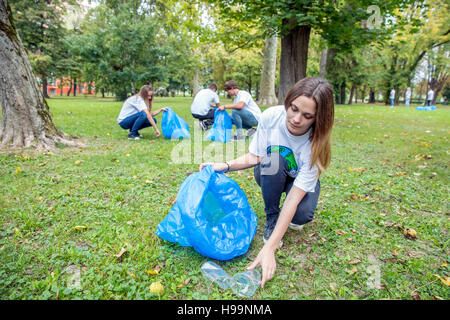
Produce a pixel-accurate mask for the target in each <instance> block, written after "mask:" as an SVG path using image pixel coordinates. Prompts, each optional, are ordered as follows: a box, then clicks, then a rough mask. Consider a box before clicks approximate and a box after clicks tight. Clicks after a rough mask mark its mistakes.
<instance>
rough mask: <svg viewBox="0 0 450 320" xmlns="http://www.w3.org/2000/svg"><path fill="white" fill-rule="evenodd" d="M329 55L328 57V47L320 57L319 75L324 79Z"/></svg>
mask: <svg viewBox="0 0 450 320" xmlns="http://www.w3.org/2000/svg"><path fill="white" fill-rule="evenodd" d="M327 57H328V47H327V48H325V49H323V50H322V56H321V57H320V72H319V77H321V78H324V79H325V75H326V73H327Z"/></svg>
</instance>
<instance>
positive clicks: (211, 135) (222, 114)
mask: <svg viewBox="0 0 450 320" xmlns="http://www.w3.org/2000/svg"><path fill="white" fill-rule="evenodd" d="M231 128H232V123H231V118H230V116H229V115H228V113H227V112H226V111H225V110H222V111H221V110H216V112H215V113H214V124H213V126H212V127H211V129H209V132H208V135H207V136H206V137H207V138H208V139H209V140H212V141H216V142H223V143H226V142H228V141H230V140H231Z"/></svg>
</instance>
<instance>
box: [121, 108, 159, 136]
mask: <svg viewBox="0 0 450 320" xmlns="http://www.w3.org/2000/svg"><path fill="white" fill-rule="evenodd" d="M153 121H155V124H156V119H155V118H153ZM119 125H120V126H121V127H122V128H123V129H130V133H131V134H132V135H135V136H137V135H139V130H141V129H144V128H148V127H151V126H152V124H151V123H150V121H148V118H147V114H146V113H145V112H144V111H141V112H139V113H135V114H133V115H131V116H129V117H127V118H125V119H123V120H122V121H121V122H120V123H119Z"/></svg>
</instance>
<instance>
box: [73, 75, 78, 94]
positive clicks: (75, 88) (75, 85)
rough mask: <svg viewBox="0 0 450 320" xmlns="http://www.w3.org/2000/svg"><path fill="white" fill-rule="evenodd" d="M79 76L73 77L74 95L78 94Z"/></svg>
mask: <svg viewBox="0 0 450 320" xmlns="http://www.w3.org/2000/svg"><path fill="white" fill-rule="evenodd" d="M77 87H78V86H77V78H75V79H73V96H74V97H76V96H77Z"/></svg>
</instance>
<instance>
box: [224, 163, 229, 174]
mask: <svg viewBox="0 0 450 320" xmlns="http://www.w3.org/2000/svg"><path fill="white" fill-rule="evenodd" d="M225 163H226V164H227V167H228V168H227V171H225V172H229V171H230V164H229V163H228V162H225Z"/></svg>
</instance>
